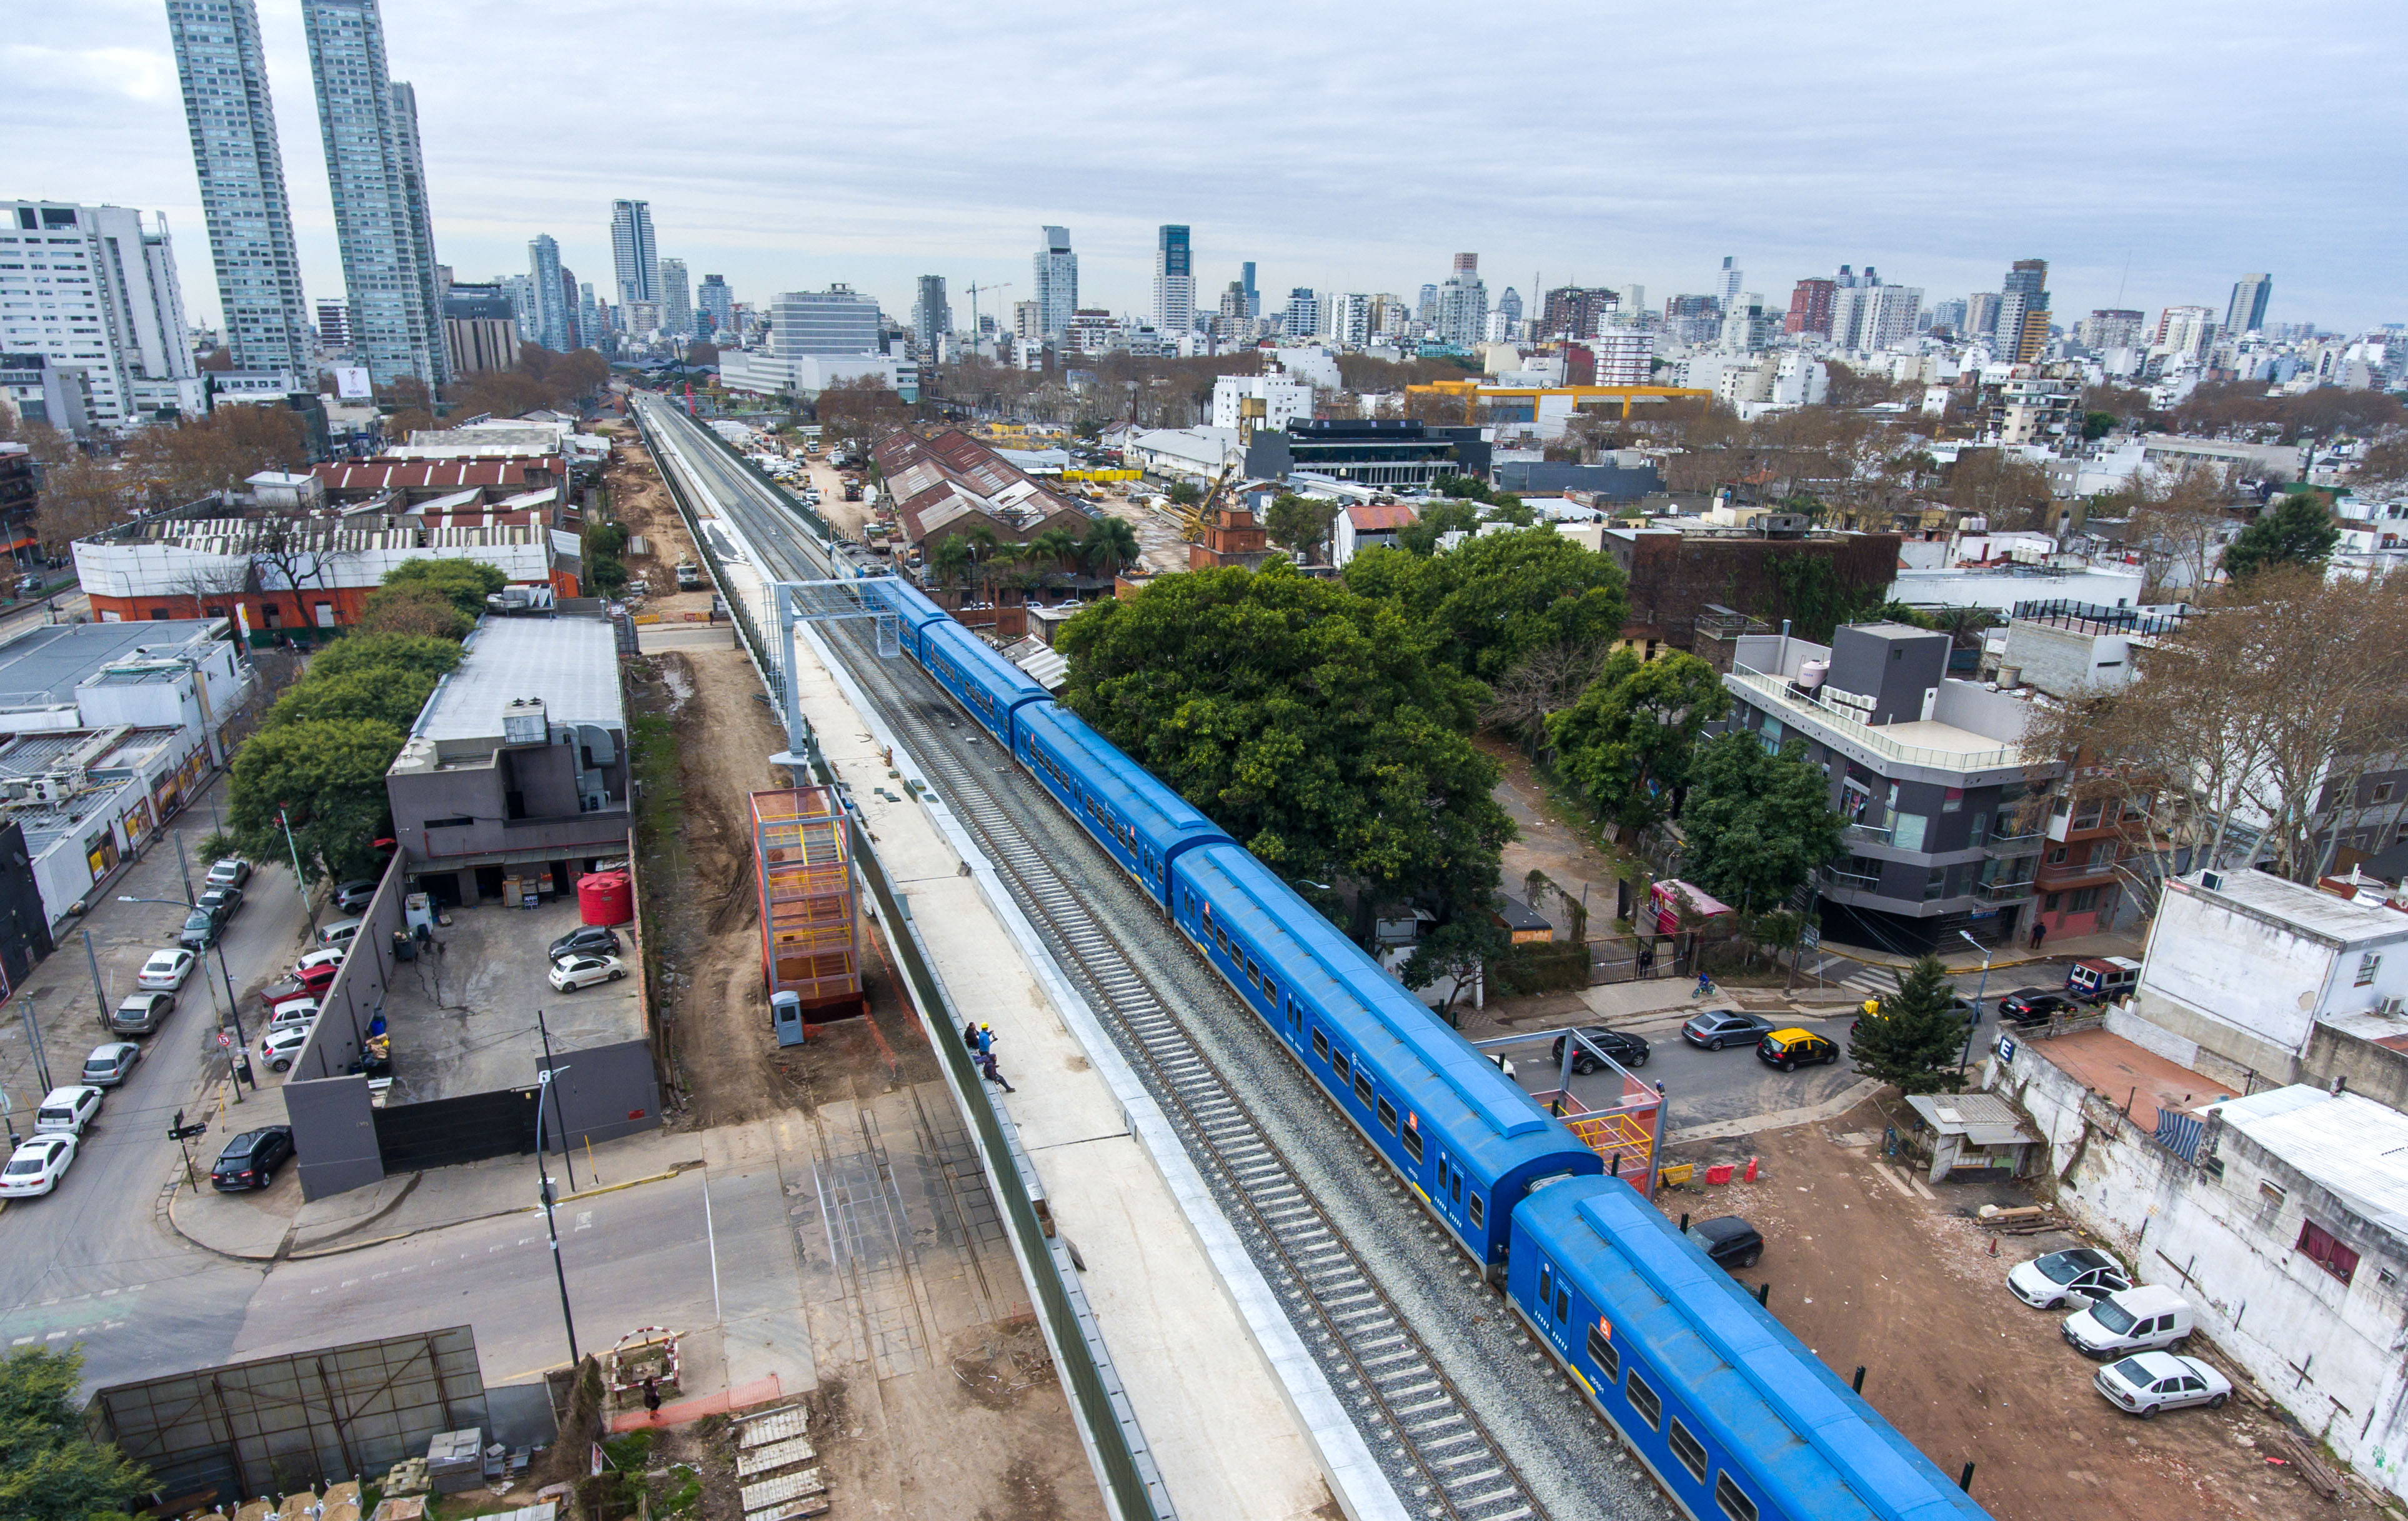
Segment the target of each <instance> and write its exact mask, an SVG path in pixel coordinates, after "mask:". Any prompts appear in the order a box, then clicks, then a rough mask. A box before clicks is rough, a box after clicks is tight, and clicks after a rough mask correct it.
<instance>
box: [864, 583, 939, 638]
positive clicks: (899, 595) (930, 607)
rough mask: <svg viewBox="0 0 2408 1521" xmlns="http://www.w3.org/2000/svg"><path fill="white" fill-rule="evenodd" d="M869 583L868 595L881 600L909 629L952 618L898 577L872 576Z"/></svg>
mask: <svg viewBox="0 0 2408 1521" xmlns="http://www.w3.org/2000/svg"><path fill="white" fill-rule="evenodd" d="M869 583H870V588H871V592H870V595H874V596H878V597H882V598H883V599H884V600H885V602H886V604H887V605H888V606H889V607H891V608H893V609H894V610H895V611H896V613H897V614H898V615H900V616H901V618H902V620H903V622H904V624H906V625H907V626H909V627H911V628H919V627H921V626H923V625H924V624H932V623H935V622H936V621H937V620H938V619H939V618H950V617H952V616H953V614H952V613H949V612H947V611H946V610H944V609H942V608H940V607H939V606H937V604H935V603H934V602H931V601H929V600H928V595H927V594H926V593H925V592H923V591H921V590H920V588H918V587H917V586H914V585H912V584H911V583H910V581H905V580H904V579H903V578H902V577H900V576H873V577H871V578H869Z"/></svg>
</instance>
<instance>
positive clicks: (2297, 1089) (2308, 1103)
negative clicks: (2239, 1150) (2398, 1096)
mask: <svg viewBox="0 0 2408 1521" xmlns="http://www.w3.org/2000/svg"><path fill="white" fill-rule="evenodd" d="M2208 1107H2209V1109H2210V1110H2211V1111H2212V1112H2217V1113H2220V1114H2222V1115H2223V1116H2224V1123H2225V1125H2226V1126H2229V1128H2231V1129H2234V1130H2238V1131H2240V1132H2241V1133H2242V1134H2243V1135H2244V1136H2247V1137H2248V1138H2249V1139H2250V1140H2251V1141H2256V1142H2257V1144H2258V1145H2260V1146H2263V1147H2265V1148H2266V1150H2267V1151H2269V1152H2271V1153H2272V1154H2273V1155H2275V1156H2277V1157H2280V1158H2281V1159H2282V1160H2283V1161H2285V1162H2286V1163H2288V1164H2289V1165H2290V1166H2292V1167H2294V1168H2296V1169H2299V1170H2300V1172H2301V1173H2302V1174H2304V1175H2306V1176H2307V1177H2309V1178H2313V1179H2314V1180H2315V1182H2316V1183H2317V1184H2320V1185H2321V1186H2323V1187H2325V1188H2327V1189H2329V1190H2330V1191H2331V1192H2333V1193H2335V1194H2337V1195H2339V1196H2341V1197H2342V1198H2345V1199H2347V1200H2349V1201H2350V1203H2351V1205H2352V1207H2353V1208H2355V1209H2357V1210H2358V1212H2360V1213H2361V1214H2364V1215H2366V1216H2367V1217H2368V1218H2369V1219H2372V1220H2376V1221H2379V1222H2381V1223H2382V1225H2383V1226H2384V1227H2386V1229H2388V1230H2390V1231H2391V1232H2392V1233H2393V1234H2394V1235H2399V1236H2408V1114H2402V1113H2401V1112H2399V1111H2398V1110H2396V1109H2392V1108H2389V1107H2388V1106H2386V1105H2383V1104H2378V1103H2376V1102H2375V1101H2374V1100H2373V1099H2372V1098H2360V1097H2359V1096H2358V1095H2357V1094H2354V1093H2342V1094H2333V1093H2328V1092H2326V1091H2325V1090H2324V1089H2322V1088H2318V1087H2312V1086H2310V1085H2309V1084H2307V1083H2293V1084H2291V1085H2290V1086H2289V1087H2286V1088H2271V1089H2269V1090H2267V1091H2266V1092H2264V1093H2253V1094H2251V1095H2250V1096H2249V1097H2248V1098H2228V1099H2226V1100H2225V1101H2224V1102H2222V1103H2220V1104H2212V1105H2210V1106H2208Z"/></svg>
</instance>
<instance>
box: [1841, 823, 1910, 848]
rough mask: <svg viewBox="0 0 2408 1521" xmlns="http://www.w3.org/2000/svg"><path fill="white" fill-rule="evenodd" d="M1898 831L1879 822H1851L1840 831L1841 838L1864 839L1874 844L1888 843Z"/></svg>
mask: <svg viewBox="0 0 2408 1521" xmlns="http://www.w3.org/2000/svg"><path fill="white" fill-rule="evenodd" d="M1896 832H1897V831H1895V830H1893V829H1890V828H1888V827H1886V826H1885V825H1878V824H1851V825H1847V826H1846V827H1845V828H1843V829H1842V830H1841V831H1840V838H1841V839H1845V840H1849V841H1857V840H1862V841H1865V842H1868V843H1871V844H1874V845H1886V844H1888V843H1889V842H1890V837H1891V836H1892V835H1893V834H1895V833H1896Z"/></svg>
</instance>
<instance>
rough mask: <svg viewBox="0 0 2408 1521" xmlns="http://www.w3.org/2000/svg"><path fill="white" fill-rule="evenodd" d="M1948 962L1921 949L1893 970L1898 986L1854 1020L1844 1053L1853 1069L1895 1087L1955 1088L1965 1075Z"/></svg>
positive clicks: (1923, 1090)
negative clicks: (1900, 968)
mask: <svg viewBox="0 0 2408 1521" xmlns="http://www.w3.org/2000/svg"><path fill="white" fill-rule="evenodd" d="M1956 997H1957V990H1956V988H1955V987H1953V986H1951V985H1950V983H1949V982H1948V965H1947V963H1945V962H1943V961H1942V960H1941V959H1940V958H1939V957H1938V956H1933V955H1927V956H1924V957H1922V958H1920V959H1919V960H1917V961H1916V962H1915V963H1914V966H1912V967H1909V968H1908V969H1906V970H1904V971H1902V972H1900V973H1899V974H1898V991H1897V992H1895V993H1893V994H1891V995H1889V996H1888V997H1885V998H1883V999H1882V1000H1881V1001H1880V1003H1879V1004H1878V1005H1877V1006H1876V1007H1875V1009H1874V1011H1873V1012H1871V1013H1870V1014H1866V1015H1864V1016H1863V1017H1861V1018H1859V1019H1858V1020H1857V1021H1856V1033H1855V1034H1853V1035H1851V1036H1850V1037H1849V1038H1848V1055H1850V1056H1851V1057H1853V1058H1854V1059H1855V1061H1856V1069H1857V1070H1859V1071H1861V1072H1863V1073H1864V1074H1865V1075H1866V1076H1867V1077H1873V1078H1879V1079H1880V1080H1881V1081H1882V1082H1884V1083H1889V1084H1890V1085H1891V1086H1893V1087H1895V1088H1897V1089H1898V1090H1899V1092H1901V1093H1937V1092H1939V1091H1941V1090H1942V1089H1943V1088H1944V1089H1946V1090H1947V1091H1948V1092H1950V1093H1955V1092H1956V1091H1957V1089H1958V1088H1959V1087H1961V1086H1962V1085H1963V1084H1964V1081H1965V1075H1964V1073H1963V1072H1962V1071H1961V1070H1959V1069H1958V1068H1957V1061H1958V1060H1959V1059H1960V1057H1961V1055H1962V1054H1963V1052H1964V1049H1965V1021H1964V1020H1963V1019H1962V1018H1960V1017H1959V1016H1958V1015H1957V1012H1956V1007H1955V1002H1956Z"/></svg>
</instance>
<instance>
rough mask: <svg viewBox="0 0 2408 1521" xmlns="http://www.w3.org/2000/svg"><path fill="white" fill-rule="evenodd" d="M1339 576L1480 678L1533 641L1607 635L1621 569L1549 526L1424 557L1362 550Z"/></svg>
mask: <svg viewBox="0 0 2408 1521" xmlns="http://www.w3.org/2000/svg"><path fill="white" fill-rule="evenodd" d="M1345 580H1346V584H1347V586H1348V587H1349V588H1350V589H1351V590H1353V591H1355V592H1358V593H1361V594H1362V595H1366V596H1374V597H1378V598H1380V599H1382V600H1383V601H1385V602H1388V603H1391V604H1393V605H1394V606H1395V607H1396V608H1397V610H1398V611H1399V612H1401V613H1403V614H1404V615H1405V617H1406V618H1407V619H1408V620H1409V621H1411V622H1412V623H1413V624H1417V625H1418V626H1420V627H1421V628H1422V630H1423V631H1424V632H1425V633H1426V634H1427V635H1428V636H1429V639H1430V642H1431V644H1432V646H1433V647H1434V648H1435V649H1436V651H1437V653H1438V654H1439V657H1440V658H1441V659H1442V660H1444V661H1446V662H1447V663H1448V664H1449V665H1451V666H1453V667H1455V669H1457V670H1459V671H1461V672H1463V673H1464V674H1465V675H1467V676H1471V677H1476V678H1478V679H1479V680H1481V681H1483V682H1494V681H1495V680H1497V679H1498V677H1500V676H1502V675H1503V674H1504V673H1505V672H1506V671H1507V670H1508V669H1510V668H1512V667H1513V665H1514V664H1515V663H1516V662H1518V661H1520V660H1521V659H1522V658H1523V657H1524V656H1525V655H1527V654H1528V653H1530V652H1531V651H1533V650H1536V649H1538V648H1539V647H1541V645H1547V644H1570V645H1586V644H1597V643H1603V642H1610V641H1611V640H1613V639H1614V637H1615V636H1617V635H1618V634H1620V633H1621V632H1622V624H1623V618H1624V614H1625V612H1626V610H1627V603H1626V601H1625V600H1624V598H1623V579H1622V570H1621V567H1618V566H1616V565H1615V564H1614V563H1613V560H1612V559H1611V558H1609V557H1608V556H1606V555H1603V554H1599V553H1598V552H1595V551H1593V550H1585V549H1583V548H1581V546H1579V545H1578V544H1575V543H1573V542H1572V541H1571V540H1570V539H1569V538H1565V537H1563V536H1562V535H1561V534H1558V533H1556V532H1555V530H1554V529H1553V528H1524V529H1519V530H1517V531H1515V532H1512V533H1502V534H1484V535H1481V536H1480V537H1478V538H1471V539H1469V540H1466V541H1465V542H1464V543H1461V544H1458V545H1456V546H1455V548H1454V549H1453V550H1451V551H1449V552H1447V553H1444V554H1433V555H1431V556H1429V557H1427V558H1426V559H1425V558H1422V557H1420V556H1417V555H1412V554H1409V553H1406V552H1403V551H1400V550H1371V551H1368V552H1364V553H1361V554H1357V555H1356V556H1355V558H1354V559H1353V560H1351V561H1349V562H1347V566H1346V571H1345Z"/></svg>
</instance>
